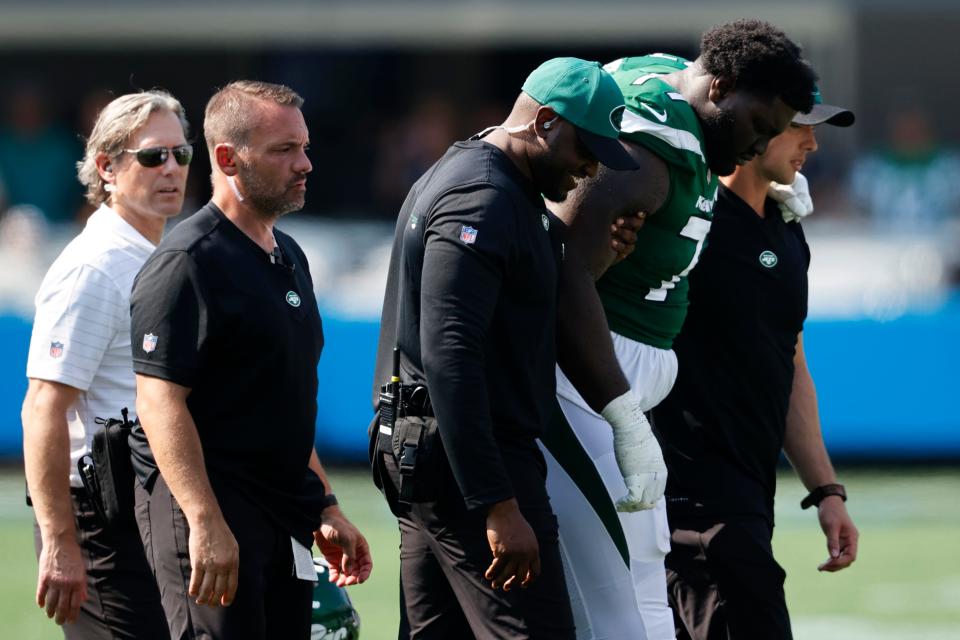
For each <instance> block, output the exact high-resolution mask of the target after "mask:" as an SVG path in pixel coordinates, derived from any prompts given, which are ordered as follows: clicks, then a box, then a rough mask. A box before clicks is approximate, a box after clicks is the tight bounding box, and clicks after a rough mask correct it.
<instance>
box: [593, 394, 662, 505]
mask: <svg viewBox="0 0 960 640" xmlns="http://www.w3.org/2000/svg"><path fill="white" fill-rule="evenodd" d="M600 415H602V416H603V418H604V419H605V420H606V421H607V422H609V423H610V426H611V427H613V454H614V456H615V457H616V459H617V466H619V467H620V473H621V474H622V475H623V481H624V482H625V483H626V485H627V495H625V496H624V497H622V498H620V499H619V500H617V511H626V512H630V511H641V510H643V509H652V508H653V507H654V505H655V504H656V503H657V500H659V499H660V498H661V497H663V491H664V489H666V486H667V465H666V464H664V462H663V453H661V452H660V443H659V442H657V438H656V436H654V435H653V431H651V430H650V423H649V422H647V417H646V416H645V415H643V409H641V403H640V398H638V397H637V396H635V395H634V394H633V393H632V392H631V391H627V392H626V393H625V394H623V395H622V396H620V397H618V398H614V399H613V400H611V401H610V404H608V405H607V406H606V407H604V409H603V411H601V412H600Z"/></svg>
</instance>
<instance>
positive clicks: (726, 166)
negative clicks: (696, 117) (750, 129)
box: [700, 109, 737, 176]
mask: <svg viewBox="0 0 960 640" xmlns="http://www.w3.org/2000/svg"><path fill="white" fill-rule="evenodd" d="M700 124H701V126H702V127H703V138H704V142H705V143H706V151H707V166H708V167H709V168H710V171H712V172H713V173H715V174H716V175H718V176H728V175H730V174H731V173H733V172H734V171H735V170H736V168H737V159H736V149H734V148H733V127H734V124H735V120H734V117H733V113H732V112H730V111H724V110H721V109H718V110H717V111H716V112H715V113H711V114H710V115H708V116H706V117H701V118H700ZM717 156H719V157H717Z"/></svg>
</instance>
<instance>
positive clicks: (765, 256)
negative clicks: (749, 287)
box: [760, 251, 779, 269]
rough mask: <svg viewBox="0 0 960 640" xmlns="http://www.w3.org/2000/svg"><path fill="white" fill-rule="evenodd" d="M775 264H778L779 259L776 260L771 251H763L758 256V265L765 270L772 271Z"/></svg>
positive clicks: (775, 255)
mask: <svg viewBox="0 0 960 640" xmlns="http://www.w3.org/2000/svg"><path fill="white" fill-rule="evenodd" d="M777 262H779V259H778V258H777V254H775V253H774V252H773V251H764V252H763V253H761V254H760V264H762V265H763V266H765V267H766V268H767V269H772V268H773V267H775V266H777Z"/></svg>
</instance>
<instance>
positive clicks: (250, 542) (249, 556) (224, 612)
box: [135, 476, 313, 640]
mask: <svg viewBox="0 0 960 640" xmlns="http://www.w3.org/2000/svg"><path fill="white" fill-rule="evenodd" d="M135 496H136V515H137V524H138V525H139V527H140V535H141V537H142V538H143V548H144V549H146V552H147V559H148V560H149V561H150V564H151V566H152V567H153V569H154V571H155V573H156V577H157V584H159V585H160V594H161V599H162V602H163V608H164V609H165V610H166V617H167V622H168V623H169V625H170V635H171V637H172V638H173V640H188V639H194V638H202V639H215V640H232V639H234V638H243V639H244V640H246V639H248V638H249V639H250V640H258V639H260V640H267V639H271V640H272V639H273V638H284V639H285V640H286V639H289V640H298V639H303V640H306V639H307V638H309V637H310V614H311V603H312V595H313V583H312V582H308V581H304V580H298V579H297V578H296V577H295V576H294V574H293V551H292V549H291V543H290V535H289V534H287V533H285V532H284V531H282V530H281V529H279V528H278V527H277V526H276V525H275V524H273V522H272V521H270V520H269V519H268V518H267V517H266V515H265V514H264V513H263V512H262V511H261V510H260V509H259V508H257V507H256V506H254V505H253V504H251V503H249V502H248V501H246V500H245V499H244V498H242V497H241V496H239V495H236V494H225V493H224V492H221V493H219V494H218V495H217V499H218V502H219V504H220V509H221V511H223V514H224V517H225V518H226V520H227V524H228V525H229V526H230V529H231V531H232V532H233V535H234V537H235V538H236V539H237V544H238V545H239V547H240V578H239V586H238V587H237V595H236V599H235V600H234V601H233V604H231V605H230V606H229V607H223V606H217V607H208V606H201V605H198V604H197V603H196V598H195V597H191V596H190V595H189V594H188V593H187V590H188V588H189V586H190V573H191V569H190V554H189V550H188V541H189V537H190V528H189V527H188V525H187V519H186V517H185V516H184V514H183V511H182V510H181V509H180V505H178V504H177V501H176V499H175V498H174V497H173V495H172V494H171V493H170V488H169V487H168V486H167V483H166V482H165V481H164V480H163V476H158V477H157V480H156V482H155V483H154V485H153V487H152V490H151V491H150V492H149V493H148V492H147V491H146V490H145V489H144V488H143V487H142V486H140V484H139V483H138V484H137V487H136V491H135Z"/></svg>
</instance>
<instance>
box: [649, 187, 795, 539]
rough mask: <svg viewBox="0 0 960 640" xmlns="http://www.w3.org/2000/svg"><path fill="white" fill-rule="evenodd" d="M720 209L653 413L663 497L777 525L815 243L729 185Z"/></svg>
mask: <svg viewBox="0 0 960 640" xmlns="http://www.w3.org/2000/svg"><path fill="white" fill-rule="evenodd" d="M713 213H714V218H713V226H712V227H711V229H710V235H709V236H708V238H707V245H706V247H705V248H704V251H703V255H702V256H701V258H700V262H699V264H698V265H697V268H696V269H694V270H693V271H692V272H691V274H690V276H689V278H690V309H689V312H688V313H687V318H686V321H685V323H684V325H683V329H682V330H681V332H680V335H679V337H678V338H677V340H676V342H675V343H674V350H675V351H676V354H677V359H678V362H679V371H678V375H677V381H676V384H675V385H674V387H673V390H672V391H671V392H670V395H669V396H668V397H667V398H666V399H665V400H664V401H663V402H662V403H661V404H660V406H658V407H657V408H655V409H654V411H653V416H654V422H655V424H656V427H657V430H658V433H659V436H660V439H661V442H662V443H663V445H664V456H665V458H666V461H667V466H668V469H669V472H670V473H669V475H668V478H667V499H668V502H667V504H668V506H669V507H670V510H671V512H672V513H675V514H679V513H704V514H705V513H707V512H709V513H710V515H717V514H721V515H735V514H744V515H763V516H765V517H768V518H769V519H770V520H771V522H772V518H773V496H774V491H775V486H776V464H777V461H778V459H779V455H780V450H781V448H782V446H783V435H784V429H785V427H786V417H787V409H788V407H789V403H790V392H791V389H792V386H793V373H794V364H793V359H794V355H795V352H796V345H797V335H798V334H799V333H800V332H801V331H802V329H803V322H804V320H805V319H806V315H807V268H808V266H809V264H810V250H809V248H808V246H807V243H806V239H805V238H804V234H803V229H802V227H801V226H800V224H799V223H796V222H791V223H786V222H784V220H783V216H782V214H781V213H780V210H779V208H778V207H777V205H776V203H775V202H773V201H772V200H770V199H769V198H768V199H767V200H766V202H765V211H764V214H765V215H764V217H763V218H761V217H760V216H758V215H757V214H756V212H755V211H754V210H753V209H752V208H751V207H750V206H749V205H748V204H747V203H746V202H744V201H743V200H742V199H741V198H740V197H739V196H737V194H735V193H734V192H733V191H731V190H729V189H727V188H726V187H723V186H721V187H720V192H719V195H718V198H717V203H716V205H715V207H714V210H713Z"/></svg>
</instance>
